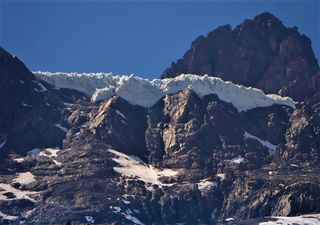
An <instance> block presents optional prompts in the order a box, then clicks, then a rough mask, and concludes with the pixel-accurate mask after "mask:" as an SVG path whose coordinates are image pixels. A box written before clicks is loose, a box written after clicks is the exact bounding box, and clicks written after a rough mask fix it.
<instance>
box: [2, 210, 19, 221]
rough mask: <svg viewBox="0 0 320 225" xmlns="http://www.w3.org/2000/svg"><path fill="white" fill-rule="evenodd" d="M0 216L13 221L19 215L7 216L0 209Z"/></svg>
mask: <svg viewBox="0 0 320 225" xmlns="http://www.w3.org/2000/svg"><path fill="white" fill-rule="evenodd" d="M0 217H1V219H2V220H9V221H14V220H17V219H19V216H9V215H7V214H4V213H3V212H1V211H0Z"/></svg>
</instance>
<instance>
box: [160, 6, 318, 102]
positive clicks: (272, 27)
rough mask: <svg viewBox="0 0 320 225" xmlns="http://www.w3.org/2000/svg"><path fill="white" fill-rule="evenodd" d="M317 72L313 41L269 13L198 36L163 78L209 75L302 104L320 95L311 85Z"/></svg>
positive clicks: (166, 71) (165, 72)
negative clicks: (185, 74) (234, 25)
mask: <svg viewBox="0 0 320 225" xmlns="http://www.w3.org/2000/svg"><path fill="white" fill-rule="evenodd" d="M318 71H319V65H318V62H317V59H316V58H315V56H314V53H313V51H312V47H311V41H310V39H309V38H307V37H306V36H305V35H301V34H300V33H299V32H298V30H297V28H296V27H293V28H287V27H285V26H284V25H283V24H282V22H281V21H280V20H279V19H278V18H276V17H275V16H273V15H272V14H270V13H267V12H266V13H262V14H260V15H258V16H256V17H255V18H254V19H247V20H245V21H244V22H243V23H242V24H241V25H239V26H237V27H236V28H235V29H233V30H232V28H231V26H230V25H225V26H221V27H218V28H217V29H215V30H213V31H212V32H210V33H208V35H206V36H200V37H199V38H197V39H196V40H195V41H194V42H193V43H192V45H191V48H190V49H189V50H188V51H187V52H186V53H185V54H184V55H183V57H182V58H181V59H178V60H177V61H176V62H173V63H172V64H171V66H170V67H169V68H167V69H166V70H165V71H164V73H163V75H162V78H168V77H175V76H178V75H179V74H181V73H193V74H200V75H204V74H208V75H209V76H218V77H221V78H222V79H224V80H229V81H232V82H234V83H237V84H243V85H246V86H252V87H257V88H259V89H261V90H263V91H264V92H266V93H277V94H280V95H283V96H290V97H292V98H294V100H298V101H302V100H305V99H310V98H311V97H312V96H313V95H314V94H315V93H316V92H317V91H318V90H316V89H314V88H313V87H312V83H314V80H315V78H314V77H315V75H316V73H317V72H318ZM306 87H307V88H306Z"/></svg>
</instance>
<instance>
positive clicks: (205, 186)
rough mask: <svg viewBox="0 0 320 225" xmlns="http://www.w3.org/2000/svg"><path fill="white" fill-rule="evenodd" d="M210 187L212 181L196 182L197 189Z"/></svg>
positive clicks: (208, 188) (212, 184)
mask: <svg viewBox="0 0 320 225" xmlns="http://www.w3.org/2000/svg"><path fill="white" fill-rule="evenodd" d="M212 187H214V183H213V182H212V181H208V180H200V182H199V183H198V189H199V190H200V191H204V190H210V189H211V188H212Z"/></svg>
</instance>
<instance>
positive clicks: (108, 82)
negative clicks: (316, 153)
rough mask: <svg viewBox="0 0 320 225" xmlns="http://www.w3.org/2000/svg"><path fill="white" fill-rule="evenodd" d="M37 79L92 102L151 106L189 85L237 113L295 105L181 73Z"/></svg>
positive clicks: (65, 75)
mask: <svg viewBox="0 0 320 225" xmlns="http://www.w3.org/2000/svg"><path fill="white" fill-rule="evenodd" d="M34 75H35V76H36V77H37V79H38V80H43V81H46V82H48V83H50V84H52V85H54V87H55V88H57V89H60V88H68V89H74V90H77V91H80V92H83V93H84V94H86V95H87V96H88V97H89V98H91V101H92V102H99V101H103V100H105V99H108V98H110V97H112V96H114V95H116V96H119V97H121V98H123V99H125V100H127V101H128V102H129V103H130V104H133V105H140V106H143V107H146V108H148V107H151V106H152V105H154V104H155V103H156V102H157V101H158V100H159V99H161V98H162V97H164V96H165V95H170V94H175V93H177V92H179V91H181V90H184V89H186V88H189V89H191V90H193V91H194V92H195V93H196V94H197V95H198V96H199V97H200V98H202V97H204V96H206V95H210V94H216V95H217V96H218V98H219V99H221V100H222V101H224V102H228V103H231V104H232V105H233V106H234V107H235V108H236V109H237V110H238V111H239V112H242V111H247V110H249V109H252V108H256V107H267V106H271V105H273V104H278V105H286V106H289V107H292V108H295V102H294V101H293V100H292V99H291V98H289V97H281V96H279V95H275V94H268V95H266V94H265V93H264V92H263V91H261V90H259V89H256V88H252V87H245V86H242V85H237V84H233V83H232V82H230V81H223V80H222V79H221V78H218V77H209V76H207V75H205V76H198V75H195V74H181V75H179V76H177V77H175V78H167V79H153V80H148V79H144V78H141V77H137V76H133V75H130V76H126V75H123V76H120V75H113V74H112V73H63V72H55V73H52V72H40V71H39V72H34Z"/></svg>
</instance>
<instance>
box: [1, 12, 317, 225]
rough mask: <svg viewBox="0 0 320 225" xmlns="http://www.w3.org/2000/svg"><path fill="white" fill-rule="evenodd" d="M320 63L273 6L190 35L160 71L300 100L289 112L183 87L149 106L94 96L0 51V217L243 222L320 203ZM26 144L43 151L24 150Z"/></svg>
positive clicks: (13, 220)
mask: <svg viewBox="0 0 320 225" xmlns="http://www.w3.org/2000/svg"><path fill="white" fill-rule="evenodd" d="M317 70H318V65H317V62H316V60H315V58H314V56H313V53H312V50H311V48H310V43H309V41H308V39H307V38H306V37H303V36H301V35H299V34H298V33H297V31H296V30H295V29H287V28H285V27H284V26H283V25H282V24H281V22H280V21H279V20H278V19H276V18H274V17H273V16H272V15H270V14H262V15H260V16H257V17H256V18H255V19H254V20H246V21H245V22H244V23H243V25H241V26H238V27H237V28H236V29H234V30H231V28H230V27H229V26H225V27H220V28H218V29H217V30H215V31H213V32H211V33H210V34H208V36H207V37H201V38H199V39H198V40H196V41H195V42H194V43H193V45H192V49H191V50H189V51H188V52H187V53H186V55H185V56H184V59H182V60H179V61H178V62H177V63H176V64H174V65H173V66H172V67H171V68H170V69H168V70H167V72H168V71H169V72H168V73H166V74H167V75H168V74H172V75H176V74H178V73H181V72H186V73H187V72H192V73H200V74H204V73H209V74H212V75H213V74H218V75H219V76H221V77H222V78H224V79H227V80H232V81H234V82H236V83H241V84H246V85H251V86H255V87H261V88H262V89H263V90H264V91H266V92H268V93H280V94H283V95H286V94H289V95H290V96H291V97H293V98H295V99H296V100H304V102H299V103H298V104H297V107H296V109H292V108H289V107H287V106H281V105H273V106H270V107H261V108H253V109H250V110H248V111H244V112H238V111H237V109H236V108H235V107H234V106H233V105H232V104H230V103H227V102H224V101H221V100H220V99H219V98H218V97H217V96H216V95H208V96H205V97H203V98H199V97H198V95H197V94H195V93H194V92H192V91H191V90H190V89H185V90H183V91H181V92H179V93H176V94H172V95H167V96H165V97H163V98H162V99H160V100H159V101H158V102H157V103H156V104H155V105H153V106H152V107H150V108H143V107H140V106H134V105H131V104H129V103H128V102H127V101H125V100H124V99H122V98H120V97H117V96H113V97H111V98H109V99H106V100H104V101H103V102H99V103H92V102H90V101H88V100H87V99H86V97H85V96H84V95H83V94H81V93H79V92H76V91H72V90H67V89H65V90H56V89H54V88H53V87H52V86H51V85H49V84H47V83H45V82H43V81H38V80H36V78H35V77H34V76H33V74H32V73H30V72H29V71H28V69H27V68H26V67H25V66H24V65H23V64H22V63H21V62H20V61H19V60H18V59H16V58H14V57H12V56H11V55H10V54H9V53H7V52H5V51H4V50H2V49H1V51H0V77H2V78H3V79H1V81H0V105H1V106H6V107H0V112H1V114H0V125H1V126H0V144H1V143H4V142H5V145H3V147H2V148H1V150H0V151H1V155H0V156H1V157H0V158H1V159H2V161H3V162H2V163H1V164H0V165H1V166H0V172H1V176H0V212H1V214H0V223H1V224H66V223H67V222H70V223H71V224H80V223H82V224H84V223H89V224H90V223H91V224H92V223H100V224H101V223H102V224H177V223H184V224H213V225H218V224H219V225H224V224H230V225H231V224H245V225H249V224H258V221H260V222H261V221H265V219H264V217H266V216H296V215H300V214H310V213H320V205H319V203H320V192H319V190H320V178H319V172H320V168H319V165H320V164H319V162H320V161H319V160H320V138H319V136H320V119H319V112H320V104H319V99H320V91H319V87H320V85H319V81H320V80H319V77H320V76H319V72H318V73H317V72H316V71H317ZM167 75H165V76H167ZM300 79H302V81H303V82H308V84H310V85H309V86H306V84H305V83H303V86H302V83H301V82H302V81H301V80H300ZM303 87H308V88H303ZM39 118H41V119H39ZM57 125H59V126H60V128H59V126H57ZM63 127H66V130H65V132H64V131H63ZM61 128H62V129H61ZM57 146H59V147H60V149H59V150H57V149H53V148H54V147H57ZM32 148H40V149H42V151H41V153H40V154H38V155H37V156H25V154H26V152H27V151H29V150H31V149H32ZM46 148H47V149H46ZM4 153H6V154H4ZM7 153H11V155H9V154H7ZM20 176H23V177H24V179H22V180H21V179H19V177H20ZM2 214H6V215H10V216H11V217H4V216H3V215H2Z"/></svg>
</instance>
